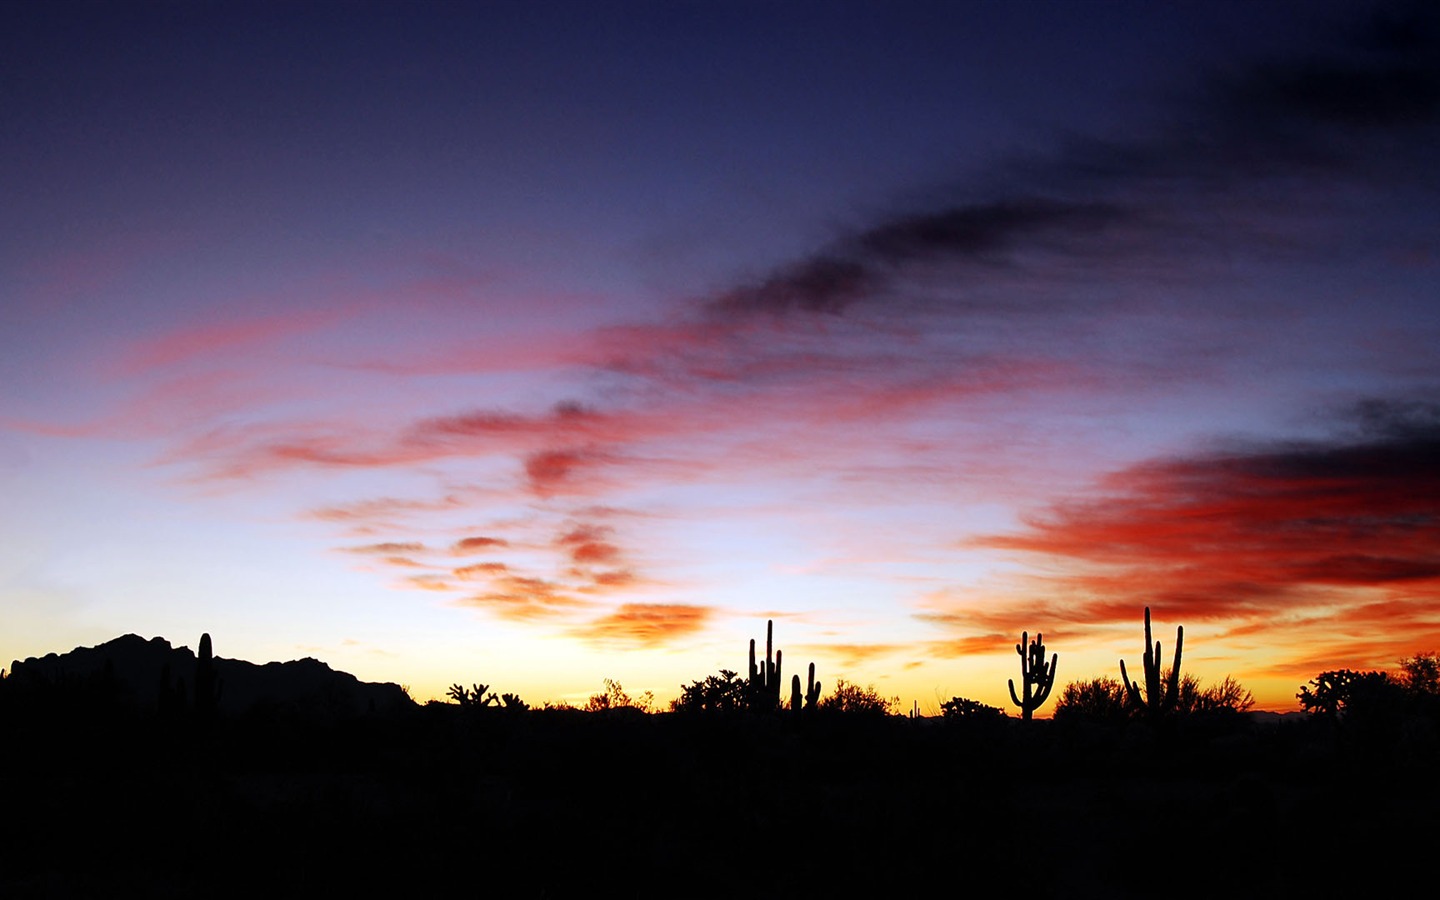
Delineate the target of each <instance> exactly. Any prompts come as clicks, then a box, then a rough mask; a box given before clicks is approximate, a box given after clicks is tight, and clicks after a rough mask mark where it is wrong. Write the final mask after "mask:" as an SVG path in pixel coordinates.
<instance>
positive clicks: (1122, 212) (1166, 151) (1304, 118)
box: [707, 5, 1440, 316]
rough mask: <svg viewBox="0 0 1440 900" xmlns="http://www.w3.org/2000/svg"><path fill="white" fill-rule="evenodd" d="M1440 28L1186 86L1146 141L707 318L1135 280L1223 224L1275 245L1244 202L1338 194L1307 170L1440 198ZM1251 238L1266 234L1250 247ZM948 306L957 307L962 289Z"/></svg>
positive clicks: (939, 219) (962, 205)
mask: <svg viewBox="0 0 1440 900" xmlns="http://www.w3.org/2000/svg"><path fill="white" fill-rule="evenodd" d="M1437 18H1440V17H1437V15H1436V14H1434V13H1433V12H1431V11H1430V10H1429V9H1426V8H1424V7H1422V6H1420V5H1415V6H1413V7H1405V8H1400V9H1398V11H1397V12H1396V13H1394V14H1392V15H1389V16H1378V17H1376V18H1375V19H1374V20H1373V21H1369V22H1363V23H1361V27H1360V28H1359V29H1358V30H1357V31H1355V32H1353V33H1351V34H1342V35H1338V36H1336V37H1335V39H1334V40H1333V41H1332V43H1331V45H1330V46H1329V47H1327V48H1317V49H1314V50H1312V51H1310V52H1308V53H1305V54H1301V55H1298V56H1296V57H1294V58H1290V59H1282V60H1257V61H1251V62H1248V63H1247V62H1238V63H1232V64H1230V65H1228V66H1227V67H1226V68H1224V69H1219V70H1215V71H1212V72H1211V73H1210V74H1209V75H1208V76H1207V77H1206V78H1205V79H1204V80H1203V83H1202V84H1200V85H1198V86H1191V87H1178V86H1177V87H1176V88H1174V93H1172V95H1171V96H1170V98H1169V109H1168V110H1167V114H1166V115H1162V116H1159V117H1157V122H1156V125H1155V126H1154V127H1153V128H1152V129H1151V130H1150V131H1149V133H1147V134H1142V135H1139V136H1133V137H1127V138H1125V139H1121V140H1106V139H1100V138H1095V137H1088V138H1086V137H1079V136H1076V137H1072V138H1070V139H1068V140H1066V141H1065V142H1064V143H1063V146H1061V147H1060V149H1059V150H1058V151H1056V152H1054V153H1051V154H1049V155H1047V156H1043V157H1039V158H1031V159H1026V160H1019V161H1017V160H1012V161H1010V162H1007V163H1005V164H1003V165H1000V166H997V167H996V168H995V170H994V171H992V172H991V173H990V174H989V176H988V177H986V178H982V179H980V181H979V183H978V184H977V183H971V184H970V186H969V190H968V191H967V193H966V194H965V195H964V196H963V197H957V196H956V195H957V191H955V190H953V189H949V190H946V189H942V190H939V191H936V192H934V193H933V195H932V196H934V197H935V200H934V201H933V202H932V203H931V204H929V205H927V206H925V207H923V208H919V209H912V210H909V211H901V212H899V213H895V214H891V215H889V216H888V217H885V218H881V219H879V220H877V221H875V222H874V223H873V224H871V225H868V226H863V227H860V228H858V229H855V230H853V231H851V232H850V233H849V234H846V235H843V236H841V237H839V238H838V239H836V240H835V241H833V242H831V243H830V244H829V245H827V246H825V247H823V248H821V249H819V250H817V252H816V253H815V254H813V255H812V256H810V257H808V258H804V259H800V260H796V261H793V262H791V263H790V264H788V265H785V266H782V267H780V268H779V269H778V270H777V271H776V272H775V273H773V274H771V275H768V276H766V277H763V278H760V279H758V280H756V281H755V282H753V283H751V284H747V285H743V286H741V287H738V288H736V289H733V290H730V291H727V292H725V293H723V294H721V295H719V296H718V297H715V298H714V299H713V300H712V301H711V302H710V303H709V304H708V307H707V308H708V311H709V312H710V313H712V314H718V315H720V316H733V315H738V314H750V313H771V314H785V313H820V314H832V315H833V314H840V313H844V312H846V311H848V310H850V309H852V308H855V307H857V306H861V305H865V304H874V303H881V302H885V301H886V300H889V299H890V295H891V294H893V293H894V291H895V290H896V289H897V288H898V287H901V286H904V282H905V278H906V275H907V272H909V271H910V270H911V269H915V268H924V267H926V266H936V265H944V266H950V267H955V266H961V267H967V268H961V269H959V270H957V274H958V275H959V278H958V280H957V281H956V282H955V283H954V286H963V284H964V283H965V282H974V281H981V280H984V279H985V278H986V277H987V272H988V273H989V274H990V275H991V276H993V274H994V271H995V270H996V269H999V268H1003V267H1006V266H1009V265H1011V264H1013V263H1016V262H1017V261H1020V260H1024V261H1026V262H1027V263H1029V264H1031V265H1035V264H1036V262H1037V258H1038V261H1039V263H1040V264H1041V265H1042V267H1044V268H1046V269H1048V270H1049V272H1050V276H1051V277H1052V278H1055V279H1057V280H1058V281H1059V283H1061V284H1065V283H1069V281H1071V280H1073V279H1074V278H1075V277H1076V276H1077V274H1078V273H1080V272H1084V271H1086V270H1087V269H1095V268H1096V267H1102V266H1111V265H1121V264H1123V265H1126V266H1129V267H1131V269H1132V270H1133V269H1134V267H1136V266H1139V265H1145V264H1146V263H1147V261H1150V262H1152V263H1153V261H1154V260H1157V259H1162V258H1165V257H1166V256H1167V255H1170V254H1174V253H1176V252H1182V251H1183V249H1184V246H1177V245H1185V246H1190V243H1191V242H1193V241H1194V240H1195V239H1196V237H1197V231H1209V232H1213V229H1214V223H1215V221H1217V220H1219V221H1224V222H1226V230H1227V232H1228V234H1227V235H1226V236H1227V237H1228V238H1229V239H1230V242H1231V244H1232V245H1233V246H1248V247H1251V248H1255V249H1260V248H1263V247H1266V246H1267V242H1266V241H1262V240H1260V237H1261V236H1262V234H1263V233H1264V230H1265V226H1263V225H1261V224H1260V222H1259V220H1260V219H1262V218H1263V216H1259V215H1257V214H1256V213H1255V212H1254V210H1253V209H1249V208H1247V210H1246V213H1247V214H1246V216H1245V217H1243V218H1246V219H1248V220H1250V221H1244V222H1241V221H1237V220H1239V219H1240V218H1242V217H1240V216H1237V215H1236V214H1235V213H1234V209H1235V206H1236V204H1241V205H1244V206H1247V207H1253V206H1255V205H1257V204H1260V205H1266V206H1267V208H1268V209H1269V210H1270V213H1269V214H1271V215H1274V216H1279V217H1285V216H1289V215H1294V209H1293V207H1294V206H1295V205H1297V204H1299V203H1300V202H1301V201H1302V200H1303V201H1304V202H1305V203H1316V202H1319V201H1318V200H1317V199H1316V195H1317V194H1323V193H1325V191H1316V190H1315V187H1316V186H1315V185H1311V184H1306V183H1305V179H1306V178H1307V177H1310V176H1316V175H1323V176H1324V177H1325V178H1327V179H1335V178H1342V179H1344V178H1354V179H1358V180H1367V181H1370V182H1374V181H1376V180H1387V179H1388V180H1392V181H1393V180H1400V179H1417V178H1418V179H1421V180H1423V181H1424V182H1425V183H1427V184H1429V185H1430V186H1431V189H1432V190H1433V188H1434V184H1435V183H1434V179H1433V176H1432V175H1431V174H1430V173H1431V172H1432V169H1433V166H1432V160H1431V157H1432V156H1433V152H1432V150H1431V148H1432V147H1433V146H1435V139H1436V135H1435V133H1434V131H1435V125H1436V124H1437V122H1440V39H1437V28H1436V21H1437ZM1286 179H1292V180H1290V181H1287V180H1286ZM1328 187H1330V188H1333V187H1334V185H1333V183H1332V184H1329V185H1328ZM1262 188H1263V190H1262ZM952 198H953V199H952ZM1197 223H1203V224H1197ZM1246 229H1252V230H1253V231H1254V233H1253V234H1251V235H1250V236H1249V238H1250V239H1249V240H1244V241H1242V240H1240V239H1239V238H1240V237H1241V236H1242V235H1243V232H1244V231H1245V230H1246ZM1192 249H1193V247H1192ZM977 266H978V267H981V268H980V269H977V268H975V267H977ZM938 302H939V303H940V304H942V305H953V304H955V302H956V296H955V292H954V291H949V292H942V296H941V297H939V298H938Z"/></svg>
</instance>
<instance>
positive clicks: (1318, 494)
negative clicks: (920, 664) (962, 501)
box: [978, 422, 1440, 642]
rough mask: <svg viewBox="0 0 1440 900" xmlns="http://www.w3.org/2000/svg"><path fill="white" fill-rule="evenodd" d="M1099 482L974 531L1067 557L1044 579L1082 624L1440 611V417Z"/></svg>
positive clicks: (1363, 622) (1391, 626) (1390, 618)
mask: <svg viewBox="0 0 1440 900" xmlns="http://www.w3.org/2000/svg"><path fill="white" fill-rule="evenodd" d="M1102 488H1103V489H1102V490H1101V491H1100V492H1099V494H1100V495H1099V496H1097V497H1095V498H1091V499H1087V500H1084V501H1079V502H1071V503H1062V504H1057V505H1056V506H1054V507H1053V508H1052V509H1051V510H1050V511H1049V512H1048V513H1047V514H1045V515H1043V516H1039V517H1036V518H1034V519H1033V520H1032V521H1031V522H1030V523H1029V528H1028V530H1027V531H1026V532H1023V533H1020V534H1011V535H998V536H991V537H987V538H984V539H983V540H981V541H979V542H978V543H979V544H981V545H982V546H988V547H995V548H1002V549H1009V550H1021V551H1025V552H1029V553H1037V554H1044V555H1046V556H1051V557H1056V558H1059V559H1065V560H1069V561H1070V563H1071V568H1070V569H1069V571H1067V572H1066V573H1064V574H1062V575H1058V576H1056V577H1054V578H1051V579H1048V582H1047V583H1048V585H1049V587H1051V588H1053V589H1057V590H1060V591H1062V592H1065V593H1070V594H1072V595H1074V596H1078V597H1080V598H1081V602H1080V604H1079V608H1078V609H1074V610H1072V613H1074V612H1079V613H1081V614H1083V616H1084V617H1085V618H1086V619H1088V620H1089V621H1091V622H1096V621H1114V620H1125V621H1129V620H1132V619H1133V618H1134V616H1135V611H1136V610H1137V609H1139V608H1141V607H1142V606H1144V605H1146V604H1149V605H1153V606H1163V607H1164V610H1165V613H1164V615H1165V618H1166V619H1167V620H1170V621H1176V620H1187V619H1202V620H1204V619H1209V620H1225V619H1239V620H1244V619H1249V618H1252V617H1255V616H1260V615H1264V616H1266V617H1273V616H1274V615H1275V614H1277V612H1281V611H1285V612H1287V613H1289V614H1302V613H1303V611H1305V610H1316V611H1320V612H1317V613H1315V615H1317V616H1318V617H1319V618H1323V619H1324V620H1326V621H1327V622H1328V623H1329V627H1332V628H1342V627H1344V625H1343V623H1342V620H1343V619H1345V618H1347V617H1359V620H1360V622H1358V623H1352V626H1351V628H1352V629H1354V628H1366V629H1375V630H1384V631H1391V632H1395V631H1396V630H1397V628H1398V627H1400V626H1402V623H1404V622H1406V621H1408V620H1411V619H1412V618H1414V617H1417V616H1418V618H1419V619H1420V620H1423V621H1434V619H1433V618H1432V617H1433V616H1434V613H1435V612H1436V611H1437V610H1440V426H1436V425H1434V424H1430V423H1428V422H1421V423H1419V424H1408V423H1404V422H1402V423H1399V424H1396V423H1388V424H1386V426H1385V428H1384V429H1381V431H1380V433H1378V434H1377V435H1376V436H1373V437H1369V438H1366V439H1350V440H1339V441H1332V442H1329V443H1311V444H1287V445H1280V446H1277V447H1273V448H1258V449H1248V450H1241V451H1237V452H1233V453H1228V454H1212V455H1204V456H1196V457H1190V458H1182V459H1174V460H1166V461H1159V462H1152V463H1148V464H1144V465H1138V466H1135V467H1132V468H1130V469H1126V470H1124V471H1121V472H1118V473H1116V474H1115V475H1113V476H1111V477H1110V478H1108V479H1107V480H1106V481H1105V482H1104V483H1103V485H1102ZM1367 597H1368V598H1379V599H1381V600H1383V605H1382V606H1381V607H1380V611H1379V612H1378V613H1371V612H1370V610H1371V609H1372V605H1371V604H1369V603H1365V602H1363V601H1364V599H1365V598H1367ZM1012 617H1013V614H1012ZM1037 621H1038V620H1037ZM1432 630H1433V629H1432ZM1351 633H1352V634H1354V633H1355V632H1354V631H1353V630H1352V631H1351ZM1414 639H1415V637H1414V636H1413V635H1412V636H1407V637H1405V638H1404V640H1405V641H1406V642H1410V641H1413V640H1414Z"/></svg>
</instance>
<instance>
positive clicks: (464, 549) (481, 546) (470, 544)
mask: <svg viewBox="0 0 1440 900" xmlns="http://www.w3.org/2000/svg"><path fill="white" fill-rule="evenodd" d="M508 546H510V542H509V541H507V540H504V539H503V538H493V537H468V538H461V539H460V540H458V541H456V542H455V543H454V544H451V545H450V552H451V553H452V554H454V555H455V556H468V555H470V554H472V553H476V552H478V551H481V550H494V549H497V548H501V547H508Z"/></svg>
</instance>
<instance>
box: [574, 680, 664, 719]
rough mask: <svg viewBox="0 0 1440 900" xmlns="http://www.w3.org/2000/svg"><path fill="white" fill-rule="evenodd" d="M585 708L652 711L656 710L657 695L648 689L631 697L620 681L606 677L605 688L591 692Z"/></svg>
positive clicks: (598, 710) (593, 710)
mask: <svg viewBox="0 0 1440 900" xmlns="http://www.w3.org/2000/svg"><path fill="white" fill-rule="evenodd" d="M583 709H584V710H585V711H586V712H606V711H607V710H612V709H634V710H639V711H640V712H642V713H651V712H654V711H655V695H654V694H653V693H652V692H650V691H646V692H645V693H643V694H641V695H640V696H639V697H631V696H630V695H629V694H627V693H625V688H623V687H622V686H621V685H620V682H618V681H615V680H613V679H610V678H606V679H605V690H603V691H601V692H600V693H598V694H591V695H590V699H589V700H586V701H585V706H584V707H583Z"/></svg>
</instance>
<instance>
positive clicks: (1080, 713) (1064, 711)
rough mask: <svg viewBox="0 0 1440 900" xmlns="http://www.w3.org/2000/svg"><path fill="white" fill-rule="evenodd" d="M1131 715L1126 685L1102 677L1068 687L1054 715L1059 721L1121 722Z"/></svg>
mask: <svg viewBox="0 0 1440 900" xmlns="http://www.w3.org/2000/svg"><path fill="white" fill-rule="evenodd" d="M1129 714H1130V707H1129V704H1128V702H1127V701H1126V696H1125V686H1124V685H1123V684H1121V683H1120V682H1119V681H1117V680H1115V679H1114V678H1110V677H1108V676H1101V677H1099V678H1092V679H1090V680H1089V681H1072V682H1070V683H1069V684H1067V685H1065V690H1063V691H1061V692H1060V699H1059V700H1056V701H1055V712H1054V713H1052V714H1051V715H1052V716H1054V718H1055V721H1057V722H1060V721H1089V722H1120V721H1124V720H1125V719H1126V718H1127V717H1128V716H1129Z"/></svg>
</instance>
